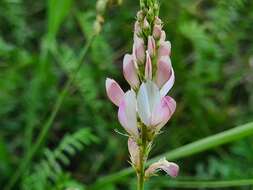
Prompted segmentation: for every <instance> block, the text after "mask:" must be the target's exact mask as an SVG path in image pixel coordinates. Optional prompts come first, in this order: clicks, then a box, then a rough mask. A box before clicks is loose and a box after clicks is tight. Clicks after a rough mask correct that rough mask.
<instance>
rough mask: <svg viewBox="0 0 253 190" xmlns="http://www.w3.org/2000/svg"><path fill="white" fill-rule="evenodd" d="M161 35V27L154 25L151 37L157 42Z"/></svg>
mask: <svg viewBox="0 0 253 190" xmlns="http://www.w3.org/2000/svg"><path fill="white" fill-rule="evenodd" d="M161 34H162V26H161V25H157V24H155V26H154V28H153V36H154V38H155V39H156V40H159V39H160V37H161Z"/></svg>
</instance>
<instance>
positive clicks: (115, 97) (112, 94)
mask: <svg viewBox="0 0 253 190" xmlns="http://www.w3.org/2000/svg"><path fill="white" fill-rule="evenodd" d="M105 86H106V93H107V96H108V98H109V99H110V100H111V101H112V103H114V104H115V105H116V106H119V104H120V102H121V100H122V98H123V96H124V92H123V90H122V89H121V88H120V86H119V85H118V83H117V82H116V81H115V80H113V79H110V78H107V79H106V83H105Z"/></svg>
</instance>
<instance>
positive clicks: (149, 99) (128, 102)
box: [106, 11, 179, 178]
mask: <svg viewBox="0 0 253 190" xmlns="http://www.w3.org/2000/svg"><path fill="white" fill-rule="evenodd" d="M170 53H171V44H170V42H169V41H166V34H165V31H164V30H163V29H162V21H161V20H160V18H159V17H158V16H155V17H154V19H150V18H148V16H147V15H146V16H145V13H144V12H143V11H139V12H138V14H137V21H136V23H135V27H134V44H133V51H132V54H126V55H125V56H124V59H123V74H124V77H125V79H126V81H127V82H128V83H129V85H130V87H131V89H130V90H128V91H127V92H124V91H123V90H122V89H121V87H120V86H119V84H118V83H117V82H116V81H114V80H113V79H109V78H108V79H106V91H107V95H108V97H109V99H110V100H111V101H112V102H113V103H114V104H115V105H116V106H118V108H119V109H118V119H119V122H120V124H121V125H122V126H123V128H124V129H125V130H126V131H127V133H128V134H129V140H128V148H129V152H130V159H131V163H132V165H133V167H134V168H135V169H136V171H137V172H138V170H139V169H140V167H141V166H140V164H141V163H140V162H142V161H144V162H145V161H146V159H147V154H148V153H149V151H150V149H151V144H152V142H153V139H154V137H155V136H156V135H157V134H158V133H159V131H160V130H161V128H162V127H163V126H164V125H165V124H166V123H167V122H168V121H169V119H170V118H171V116H172V114H173V113H174V111H175V109H176V102H175V100H174V99H173V98H171V97H170V96H167V94H168V92H169V91H170V89H171V88H172V86H173V84H174V80H175V76H174V71H173V68H172V64H171V60H170ZM143 147H144V148H143ZM140 156H143V157H144V158H140ZM142 159H144V160H142ZM158 170H164V171H165V172H166V173H167V174H168V175H170V176H173V177H175V176H177V173H178V170H179V167H178V166H177V165H176V164H174V163H171V162H168V161H166V160H165V159H162V160H160V161H158V162H157V163H154V164H152V165H151V166H150V167H149V168H148V169H147V170H146V172H145V177H146V178H148V177H150V176H152V175H153V174H154V173H155V172H156V171H158Z"/></svg>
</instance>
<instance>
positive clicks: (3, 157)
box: [0, 0, 253, 190]
mask: <svg viewBox="0 0 253 190" xmlns="http://www.w3.org/2000/svg"><path fill="white" fill-rule="evenodd" d="M160 3H161V10H160V17H161V19H162V20H163V22H164V29H165V31H166V33H167V38H168V40H170V41H171V43H172V63H173V67H174V69H175V73H176V82H175V85H174V87H173V89H172V91H171V92H170V93H171V96H172V97H174V98H175V100H176V101H177V110H176V113H175V114H174V116H173V118H172V119H171V121H170V122H169V123H168V124H167V127H165V128H164V131H163V133H162V134H161V135H160V136H159V138H158V139H157V140H156V142H155V145H154V149H153V151H152V153H151V157H152V156H156V155H159V154H161V153H164V152H167V151H169V150H172V149H174V148H178V147H180V146H182V145H185V144H187V143H190V142H193V141H196V140H198V139H201V138H204V137H207V136H210V135H213V134H216V133H219V132H221V131H224V130H227V129H230V128H232V127H234V126H237V125H240V124H244V123H247V122H250V121H253V46H252V43H253V1H252V0H217V1H216V0H205V1H204V0H161V2H160ZM138 9H139V2H138V1H137V0H136V1H133V0H124V1H123V2H122V4H120V5H117V3H110V4H109V5H108V6H107V7H106V11H105V14H104V15H103V16H104V19H105V22H104V25H103V26H102V31H101V33H100V34H99V35H98V36H97V37H96V38H95V39H94V41H93V43H92V44H91V47H90V48H89V50H88V52H87V54H86V56H85V57H84V58H83V57H82V51H84V46H85V44H87V43H88V42H89V40H91V38H92V36H93V34H94V31H93V24H94V21H95V19H96V14H97V13H96V1H95V0H79V1H77V0H76V1H74V0H48V1H46V0H40V1H33V0H1V1H0V184H1V187H3V186H4V185H5V184H6V182H7V181H8V180H10V179H12V178H13V174H14V172H16V170H17V167H19V166H20V165H21V164H22V162H23V158H24V155H26V154H27V153H29V152H30V151H31V150H32V148H31V147H32V146H33V145H34V142H35V141H36V140H37V138H38V135H39V133H40V131H41V130H42V129H43V128H45V127H46V124H45V123H46V121H47V119H48V117H49V116H50V113H51V112H52V110H53V108H54V107H55V102H56V100H57V99H59V96H61V95H60V94H61V91H62V89H63V88H64V85H65V84H66V82H67V81H68V80H69V79H70V78H71V77H73V73H74V72H75V69H76V67H77V66H78V63H79V62H80V61H81V63H82V65H81V68H80V71H79V73H78V74H77V77H76V78H75V79H74V81H73V83H72V84H71V86H70V88H69V89H68V92H67V95H66V97H65V99H64V100H63V104H62V105H61V107H60V109H59V112H58V113H57V115H56V118H55V120H54V121H53V122H52V124H50V125H49V127H50V129H49V132H48V133H47V134H46V135H45V137H46V138H45V139H43V141H42V143H41V146H40V147H39V148H38V151H36V153H35V154H34V157H33V159H32V161H31V162H29V163H28V164H27V167H26V169H25V170H24V171H23V172H22V173H21V175H20V178H19V179H18V182H17V183H16V185H15V186H14V189H22V190H29V189H32V190H40V189H41V190H43V189H59V190H60V189H67V188H69V190H70V189H75V188H77V189H80V190H81V189H88V187H89V186H90V185H91V184H94V183H95V182H96V180H98V179H99V178H100V177H101V176H104V175H108V174H111V173H114V172H117V171H120V170H121V169H123V168H125V167H128V166H129V163H128V162H127V160H129V157H128V152H127V146H126V143H127V138H126V137H124V136H122V135H119V134H118V133H116V132H115V131H114V130H115V129H117V130H118V131H121V132H123V130H122V128H121V126H120V124H119V122H118V120H117V108H116V107H114V106H113V105H112V104H111V102H110V101H109V100H108V99H107V97H106V94H105V84H104V83H105V78H106V77H113V78H115V79H116V80H117V81H119V83H120V85H121V86H123V87H124V89H125V90H126V89H127V88H128V84H127V83H126V81H125V80H124V77H123V75H122V59H123V56H124V54H125V53H129V52H130V51H131V48H132V43H133V24H134V21H135V14H136V12H137V11H138ZM82 58H83V59H82ZM252 140H253V138H246V139H244V140H240V141H238V142H236V143H233V144H230V145H226V146H222V147H219V148H216V149H214V150H210V151H207V152H203V153H200V154H198V155H194V156H191V157H187V158H184V159H180V160H177V161H176V162H177V163H178V164H179V165H180V167H181V171H180V176H179V179H216V180H229V179H245V178H252V176H253V141H252ZM159 179H164V178H163V177H161V178H160V177H159V178H158V177H156V178H154V179H151V181H153V183H148V184H147V186H146V189H147V190H160V189H168V188H166V187H162V184H161V183H159V181H158V180H159ZM166 180H171V179H170V178H169V177H166ZM160 185H161V186H160ZM94 189H96V188H94ZM100 189H101V188H100ZM102 189H103V190H116V189H133V190H134V189H135V178H134V176H130V177H128V178H126V177H125V178H124V179H122V180H121V181H120V182H118V183H116V182H115V183H109V184H107V185H104V186H103V188H102ZM179 189H180V188H179ZM202 189H204V188H202ZM216 189H221V188H216ZM229 189H232V188H229ZM234 189H251V188H250V187H237V188H234Z"/></svg>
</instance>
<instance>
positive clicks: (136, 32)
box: [134, 21, 141, 36]
mask: <svg viewBox="0 0 253 190" xmlns="http://www.w3.org/2000/svg"><path fill="white" fill-rule="evenodd" d="M140 33H141V27H140V23H139V22H138V21H136V22H135V24H134V35H136V36H139V35H140Z"/></svg>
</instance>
